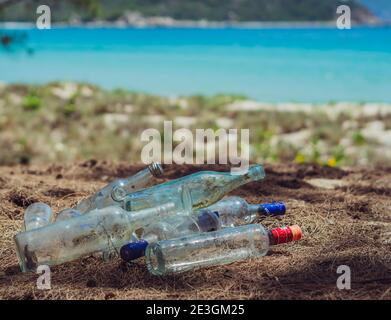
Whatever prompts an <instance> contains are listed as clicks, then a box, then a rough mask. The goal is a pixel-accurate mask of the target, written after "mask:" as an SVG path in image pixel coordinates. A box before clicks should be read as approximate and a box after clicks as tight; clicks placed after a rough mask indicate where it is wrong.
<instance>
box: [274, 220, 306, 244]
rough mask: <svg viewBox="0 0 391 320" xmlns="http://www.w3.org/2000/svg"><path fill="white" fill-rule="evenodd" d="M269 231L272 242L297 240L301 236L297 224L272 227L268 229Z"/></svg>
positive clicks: (279, 242)
mask: <svg viewBox="0 0 391 320" xmlns="http://www.w3.org/2000/svg"><path fill="white" fill-rule="evenodd" d="M270 232H271V235H272V236H273V241H272V242H273V244H281V243H287V242H292V241H298V240H300V239H301V237H302V231H301V228H300V227H299V226H297V225H294V226H290V227H283V228H274V229H272V230H270Z"/></svg>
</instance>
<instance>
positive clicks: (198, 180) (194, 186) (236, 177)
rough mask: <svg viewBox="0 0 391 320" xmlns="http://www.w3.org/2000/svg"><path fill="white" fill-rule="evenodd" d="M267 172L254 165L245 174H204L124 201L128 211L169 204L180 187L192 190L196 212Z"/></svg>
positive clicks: (260, 177)
mask: <svg viewBox="0 0 391 320" xmlns="http://www.w3.org/2000/svg"><path fill="white" fill-rule="evenodd" d="M264 177H265V171H264V169H263V167H262V166H261V165H253V166H250V167H249V168H248V171H246V172H245V173H243V174H238V173H236V174H231V173H230V172H215V171H201V172H197V173H194V174H191V175H188V176H185V177H182V178H179V179H175V180H172V181H168V182H165V183H162V184H159V185H156V186H153V187H151V188H148V189H145V190H141V191H138V192H135V193H131V194H128V195H127V196H126V197H125V198H124V200H123V206H124V208H125V209H126V210H128V211H132V210H139V209H143V208H148V207H153V206H156V204H158V203H162V202H163V203H164V202H167V199H174V198H175V197H177V196H176V195H175V193H176V192H177V190H178V187H179V186H186V187H187V188H188V189H189V191H190V196H191V201H192V205H193V209H197V208H204V207H207V206H209V205H211V204H213V203H215V202H216V201H218V200H220V199H221V198H223V197H224V196H225V195H226V194H227V193H228V192H230V191H232V190H234V189H236V188H238V187H240V186H241V185H244V184H246V183H248V182H252V181H257V180H261V179H263V178H264Z"/></svg>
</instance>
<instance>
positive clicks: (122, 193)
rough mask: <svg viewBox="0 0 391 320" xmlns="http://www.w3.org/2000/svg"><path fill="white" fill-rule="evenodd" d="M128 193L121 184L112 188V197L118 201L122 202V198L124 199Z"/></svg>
mask: <svg viewBox="0 0 391 320" xmlns="http://www.w3.org/2000/svg"><path fill="white" fill-rule="evenodd" d="M126 195H127V192H126V190H125V189H124V188H122V187H120V186H115V187H114V188H113V189H112V190H111V198H112V199H113V200H114V201H116V202H121V201H122V200H124V199H125V197H126Z"/></svg>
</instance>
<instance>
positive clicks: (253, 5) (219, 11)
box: [0, 0, 370, 21]
mask: <svg viewBox="0 0 391 320" xmlns="http://www.w3.org/2000/svg"><path fill="white" fill-rule="evenodd" d="M342 3H343V4H347V5H349V6H350V7H351V8H352V12H353V18H357V19H358V20H360V19H362V18H363V17H365V16H368V15H370V14H369V12H368V11H367V9H366V8H364V7H363V6H362V5H360V4H359V3H358V2H357V1H356V0H345V1H342V0H273V1H270V0H226V1H221V0H186V1H183V0H127V1H126V0H71V1H55V0H48V1H46V2H45V4H47V5H49V6H50V7H51V9H52V17H53V21H68V20H69V19H70V18H71V17H74V16H75V15H77V16H79V17H80V18H81V19H82V20H84V21H91V20H95V19H102V20H109V21H113V20H117V19H119V18H121V17H123V15H124V13H125V12H126V11H132V12H139V13H141V14H142V15H144V16H170V17H173V18H175V19H178V20H183V19H190V20H199V19H207V20H214V21H325V20H332V19H333V18H334V17H335V11H336V7H337V5H338V4H342ZM40 4H42V2H41V1H38V0H22V1H5V5H3V6H0V9H1V7H3V10H2V12H1V14H0V20H3V21H7V20H8V21H35V18H36V13H35V9H36V7H37V6H38V5H40Z"/></svg>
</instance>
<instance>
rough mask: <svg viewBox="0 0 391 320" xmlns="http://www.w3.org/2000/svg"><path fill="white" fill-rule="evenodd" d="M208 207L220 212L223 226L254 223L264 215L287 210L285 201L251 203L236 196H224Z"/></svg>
mask: <svg viewBox="0 0 391 320" xmlns="http://www.w3.org/2000/svg"><path fill="white" fill-rule="evenodd" d="M206 209H208V210H210V211H217V212H218V213H219V216H220V220H221V226H222V228H225V227H234V226H238V225H242V224H249V223H253V222H254V221H255V220H256V219H257V218H259V217H262V216H273V217H277V216H283V215H284V214H285V212H286V208H285V204H284V203H283V202H273V203H263V204H249V203H248V202H247V201H246V200H245V199H243V198H240V197H236V196H233V197H227V198H224V199H223V200H220V201H219V202H216V203H215V204H213V205H211V206H209V207H207V208H206ZM202 210H203V209H199V210H198V211H202Z"/></svg>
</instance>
